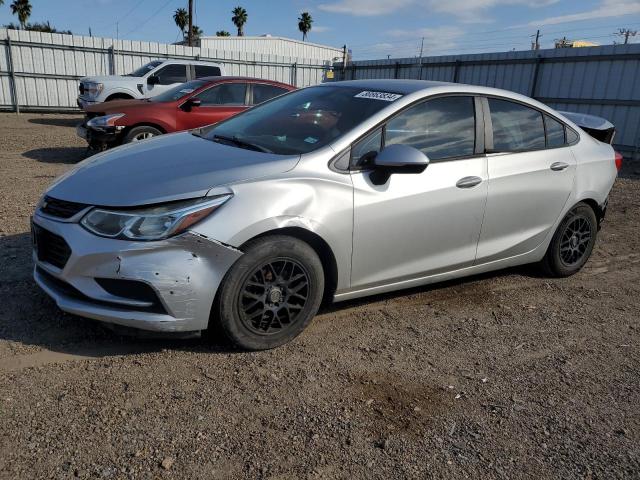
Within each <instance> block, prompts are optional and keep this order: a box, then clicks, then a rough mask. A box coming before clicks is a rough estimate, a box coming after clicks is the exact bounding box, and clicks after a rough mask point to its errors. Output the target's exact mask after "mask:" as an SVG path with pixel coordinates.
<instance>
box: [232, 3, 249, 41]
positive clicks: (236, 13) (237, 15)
mask: <svg viewBox="0 0 640 480" xmlns="http://www.w3.org/2000/svg"><path fill="white" fill-rule="evenodd" d="M231 13H233V17H231V21H232V22H233V24H234V25H235V26H236V27H238V36H239V37H242V36H244V28H243V27H244V24H245V23H247V11H246V10H245V9H244V8H242V7H236V8H234V9H233V11H232V12H231Z"/></svg>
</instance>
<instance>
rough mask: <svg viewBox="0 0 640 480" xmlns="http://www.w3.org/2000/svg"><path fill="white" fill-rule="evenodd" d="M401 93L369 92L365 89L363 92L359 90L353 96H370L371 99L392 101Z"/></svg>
mask: <svg viewBox="0 0 640 480" xmlns="http://www.w3.org/2000/svg"><path fill="white" fill-rule="evenodd" d="M401 96H402V95H400V94H398V93H389V92H370V91H367V90H365V91H364V92H360V93H359V94H357V95H356V96H355V98H371V99H373V100H383V101H385V102H393V101H394V100H397V99H399V98H400V97H401Z"/></svg>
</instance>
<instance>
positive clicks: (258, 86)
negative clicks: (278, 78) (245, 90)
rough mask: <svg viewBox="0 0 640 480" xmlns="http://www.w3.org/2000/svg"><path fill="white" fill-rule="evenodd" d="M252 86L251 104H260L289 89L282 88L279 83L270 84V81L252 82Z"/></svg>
mask: <svg viewBox="0 0 640 480" xmlns="http://www.w3.org/2000/svg"><path fill="white" fill-rule="evenodd" d="M250 88H251V95H250V105H259V104H261V103H263V102H266V101H267V100H271V99H272V98H274V97H277V96H279V95H283V94H285V93H287V92H288V91H289V90H287V89H286V88H282V87H279V86H277V85H269V84H268V83H252V84H251V85H250Z"/></svg>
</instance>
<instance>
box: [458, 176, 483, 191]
mask: <svg viewBox="0 0 640 480" xmlns="http://www.w3.org/2000/svg"><path fill="white" fill-rule="evenodd" d="M481 183H482V179H481V178H480V177H463V178H461V179H460V180H458V182H457V183H456V187H458V188H472V187H475V186H476V185H479V184H481Z"/></svg>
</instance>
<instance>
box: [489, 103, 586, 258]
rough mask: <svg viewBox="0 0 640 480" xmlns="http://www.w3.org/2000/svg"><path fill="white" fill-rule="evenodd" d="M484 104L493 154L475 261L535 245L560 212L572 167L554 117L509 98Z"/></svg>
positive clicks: (505, 255)
mask: <svg viewBox="0 0 640 480" xmlns="http://www.w3.org/2000/svg"><path fill="white" fill-rule="evenodd" d="M488 105H489V109H490V111H491V116H490V118H491V125H492V130H493V147H492V151H493V152H494V153H491V154H489V155H488V169H489V196H488V198H487V208H486V212H485V220H484V224H483V227H482V234H481V235H480V242H479V244H478V258H477V263H486V262H490V261H493V260H498V259H501V258H508V257H512V256H515V255H520V254H523V253H527V252H529V251H531V250H533V249H534V248H536V247H537V246H539V245H540V243H542V241H543V240H544V239H545V238H546V236H547V235H548V234H549V232H550V230H551V229H552V228H553V226H554V224H555V223H556V220H557V219H558V217H559V216H560V214H561V213H562V211H563V208H564V206H565V204H566V202H567V200H568V198H569V195H570V193H571V190H572V187H573V181H574V175H575V169H576V161H575V158H574V156H573V153H572V152H571V148H570V147H569V146H568V144H569V143H570V141H567V139H566V133H565V130H567V131H569V132H570V130H568V129H565V126H564V125H562V124H561V123H560V122H558V121H557V120H555V119H553V118H552V117H551V116H549V115H546V114H543V113H541V112H540V111H538V110H535V109H533V108H530V107H528V106H526V105H523V104H520V103H515V102H512V101H509V100H504V99H497V98H489V99H488ZM545 132H546V135H545Z"/></svg>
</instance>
